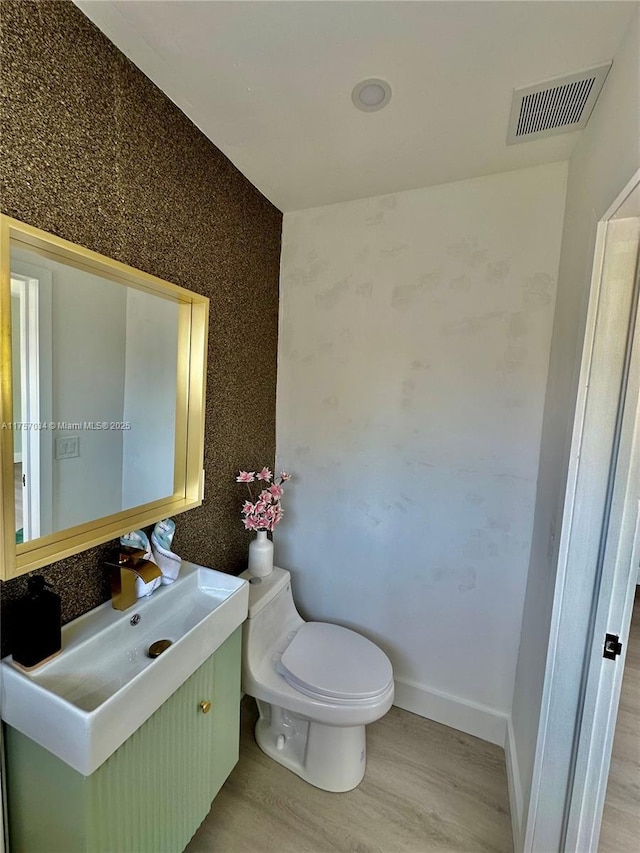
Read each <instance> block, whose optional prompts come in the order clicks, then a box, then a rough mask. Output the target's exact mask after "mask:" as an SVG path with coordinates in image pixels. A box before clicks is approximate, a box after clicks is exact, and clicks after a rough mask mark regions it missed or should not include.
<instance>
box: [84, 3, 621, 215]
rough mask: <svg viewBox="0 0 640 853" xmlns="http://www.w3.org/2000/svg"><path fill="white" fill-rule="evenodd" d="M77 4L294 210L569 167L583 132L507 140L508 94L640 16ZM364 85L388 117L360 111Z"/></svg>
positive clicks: (471, 6)
mask: <svg viewBox="0 0 640 853" xmlns="http://www.w3.org/2000/svg"><path fill="white" fill-rule="evenodd" d="M75 2H76V4H77V5H78V6H79V7H80V8H81V9H82V10H83V11H84V12H85V14H86V15H87V16H88V17H89V18H91V19H92V20H93V21H94V22H95V23H96V24H97V25H98V27H100V29H101V30H103V32H104V33H105V34H106V35H107V36H108V37H109V38H110V39H111V40H112V41H113V42H114V43H115V44H116V45H117V47H119V48H120V50H122V51H123V53H125V54H126V55H127V56H128V57H129V58H130V59H132V60H133V62H134V63H135V64H136V65H137V66H138V67H139V68H140V69H141V70H142V71H143V72H144V73H145V74H146V75H147V76H148V77H150V78H151V79H152V80H153V81H154V82H155V83H156V84H157V85H158V86H159V87H160V88H161V89H162V90H163V91H164V92H166V94H167V95H168V96H169V97H170V98H171V99H172V100H173V101H174V102H175V103H176V104H177V105H178V106H179V107H180V109H181V110H182V111H183V112H184V113H186V114H187V115H188V116H189V118H190V119H191V120H192V121H193V122H194V123H195V124H196V125H197V126H198V127H199V128H200V129H201V130H202V131H203V132H204V133H205V134H206V135H207V136H208V137H209V139H211V141H212V142H214V143H215V144H216V145H217V146H218V148H220V149H221V150H222V151H223V152H224V153H225V154H226V155H227V156H228V157H229V158H230V159H231V160H232V161H233V163H235V165H236V166H237V167H238V168H239V169H240V171H241V172H243V173H244V174H245V175H246V176H247V178H249V180H250V181H252V183H253V184H255V186H256V187H258V189H259V190H261V191H262V192H263V193H264V194H265V195H266V196H267V197H268V198H269V199H270V200H271V201H272V202H273V203H274V204H275V205H276V206H277V207H279V208H280V209H281V210H283V211H290V210H298V209H301V208H307V207H315V206H317V205H323V204H331V203H333V202H341V201H346V200H349V199H355V198H364V197H367V196H373V195H380V194H383V193H389V192H397V191H399V190H405V189H414V188H417V187H425V186H430V185H433V184H440V183H446V182H449V181H456V180H462V179H464V178H469V177H474V176H478V175H486V174H491V173H494V172H501V171H505V170H510V169H518V168H522V167H525V166H533V165H537V164H542V163H549V162H553V161H556V160H564V159H567V158H568V157H569V155H570V153H571V151H572V148H573V146H574V145H575V142H576V139H577V136H578V134H577V133H568V134H565V135H562V136H557V137H554V138H551V139H542V140H538V141H533V142H525V143H521V144H519V145H513V146H507V145H506V143H505V139H506V134H507V124H508V120H509V109H510V105H511V96H512V90H513V89H514V88H517V87H520V86H526V85H530V84H534V83H538V82H541V81H544V80H547V79H549V78H552V77H555V76H558V75H561V74H565V73H570V72H574V71H579V70H582V69H584V68H586V67H588V66H591V65H595V64H598V63H601V62H605V61H607V60H610V59H612V58H613V57H614V55H615V52H616V49H617V47H618V45H619V43H620V41H621V40H622V38H623V35H624V33H625V30H626V28H627V27H628V25H629V22H630V20H631V17H632V15H633V13H634V11H635V8H636V7H637V3H635V2H608V0H606V1H605V2H580V0H572V1H571V2H562V0H552V2H484V0H475V1H473V2H454V0H448V2H431V0H418V1H417V2H410V0H409V2H406V1H405V0H381V1H380V2H376V0H360V2H358V0H334V2H327V0H309V1H308V2H306V1H305V0H297V2H296V1H295V0H294V2H279V1H278V0H246V2H241V0H228V1H227V2H219V0H200V2H193V0H154V2H145V0H109V2H107V0H75ZM366 77H381V78H383V79H384V80H387V81H388V82H389V83H390V84H391V87H392V90H393V94H392V98H391V102H390V103H389V105H388V106H387V107H385V108H384V109H383V110H381V111H379V112H361V111H359V110H357V109H355V107H354V106H353V103H352V101H351V91H352V89H353V86H354V85H355V84H356V83H357V82H359V81H360V80H362V79H364V78H366ZM605 86H606V83H605ZM185 156H188V153H187V152H185Z"/></svg>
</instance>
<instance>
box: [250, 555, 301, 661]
mask: <svg viewBox="0 0 640 853" xmlns="http://www.w3.org/2000/svg"><path fill="white" fill-rule="evenodd" d="M240 577H241V578H242V579H243V580H247V581H249V614H248V617H247V620H246V621H245V623H244V625H243V627H242V632H243V641H244V658H245V663H246V664H247V665H248V666H249V667H250V668H251V669H253V668H254V667H257V666H259V664H260V662H261V661H262V660H263V659H264V657H265V656H266V655H269V656H271V655H272V654H273V653H274V652H276V651H282V649H280V648H279V646H280V645H282V643H283V642H284V641H285V640H286V637H287V635H288V634H289V633H290V632H291V631H297V630H298V628H299V627H300V626H301V625H302V624H304V620H303V619H302V617H301V616H300V614H299V613H298V611H297V610H296V606H295V604H294V603H293V595H292V593H291V576H290V574H289V572H287V571H286V570H285V569H280V568H278V566H274V567H273V571H272V572H271V574H270V575H267V577H265V578H254V577H253V575H251V574H249V572H243V574H241V575H240Z"/></svg>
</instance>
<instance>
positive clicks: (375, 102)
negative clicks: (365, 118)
mask: <svg viewBox="0 0 640 853" xmlns="http://www.w3.org/2000/svg"><path fill="white" fill-rule="evenodd" d="M351 98H352V100H353V103H354V104H355V105H356V107H357V108H358V109H359V110H364V112H366V113H372V112H375V110H381V109H382V108H383V107H386V106H387V104H388V103H389V101H390V100H391V86H390V85H389V84H388V83H387V82H386V80H378V79H377V78H376V77H370V78H369V79H368V80H362V81H361V82H360V83H357V84H356V85H355V86H354V87H353V92H352V93H351Z"/></svg>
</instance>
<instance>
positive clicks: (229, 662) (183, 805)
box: [5, 627, 242, 853]
mask: <svg viewBox="0 0 640 853" xmlns="http://www.w3.org/2000/svg"><path fill="white" fill-rule="evenodd" d="M241 637H242V628H241V627H239V628H237V629H236V630H235V631H234V633H233V634H232V635H231V636H230V637H229V638H228V639H227V640H226V641H225V642H224V643H223V644H222V646H220V648H219V649H218V650H217V651H216V652H215V654H213V655H212V656H211V657H210V658H209V659H208V660H207V661H206V662H205V663H204V664H202V666H201V667H200V668H199V669H197V670H196V671H195V672H194V673H193V675H192V676H191V677H190V678H189V679H187V681H185V683H184V684H183V685H182V686H181V687H180V688H179V689H178V690H177V691H176V692H175V693H174V694H173V695H172V696H171V697H170V698H169V699H168V700H167V701H166V702H165V703H164V705H162V706H161V707H160V708H159V709H158V710H157V711H156V712H155V713H154V714H153V715H152V716H151V717H150V718H149V719H148V720H147V721H146V723H144V724H143V725H142V726H141V727H140V728H139V729H138V730H137V731H136V732H134V734H133V735H132V736H131V737H130V738H129V739H128V740H127V741H125V742H124V743H123V744H122V746H120V747H119V749H117V750H116V751H115V752H114V753H113V755H112V756H111V757H110V758H108V759H107V761H105V762H104V764H102V765H101V766H100V767H99V768H98V769H97V770H96V771H95V772H94V773H92V774H91V776H83V775H82V774H80V773H78V772H77V771H75V770H73V769H72V768H71V767H70V766H69V765H67V764H65V763H64V762H63V761H61V760H60V759H59V758H57V757H56V756H54V755H53V754H52V753H50V752H49V751H48V750H45V749H43V748H42V747H41V746H39V745H38V744H36V743H35V742H34V741H32V740H30V739H29V738H27V737H25V736H24V735H22V734H20V732H18V731H16V730H15V729H13V728H11V727H9V726H5V746H6V761H7V788H8V806H9V832H10V845H11V847H10V851H11V853H144V851H149V853H179V851H181V850H183V849H184V848H185V846H186V845H187V843H188V842H189V839H190V838H191V836H192V835H193V833H194V832H195V831H196V829H197V828H198V826H199V825H200V823H201V821H202V820H203V818H204V817H205V816H206V815H207V813H208V811H209V809H210V808H211V801H212V800H213V798H214V797H215V795H216V794H217V793H218V791H219V790H220V787H221V786H222V784H223V782H224V781H225V779H226V778H227V776H228V775H229V773H230V772H231V770H232V768H233V767H234V765H235V764H236V762H237V760H238V744H239V720H240V654H241V648H240V645H241ZM208 702H210V703H211V707H210V708H209V707H208V705H207V704H206V703H208ZM43 725H46V720H43Z"/></svg>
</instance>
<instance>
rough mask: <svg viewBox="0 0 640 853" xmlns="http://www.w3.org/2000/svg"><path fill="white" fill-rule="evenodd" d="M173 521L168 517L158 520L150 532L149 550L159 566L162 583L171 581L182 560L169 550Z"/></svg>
mask: <svg viewBox="0 0 640 853" xmlns="http://www.w3.org/2000/svg"><path fill="white" fill-rule="evenodd" d="M175 532H176V525H175V522H174V521H173V520H172V519H170V518H165V520H164V521H159V522H158V523H157V524H156V526H155V527H154V528H153V530H152V532H151V550H152V551H153V559H154V562H156V563H157V564H158V565H159V566H160V571H161V572H162V583H164V584H167V583H173V582H174V581H175V580H176V578H177V577H178V574H179V573H180V566H181V564H182V560H181V559H180V557H178V555H177V554H174V553H173V551H172V550H171V542H172V540H173V534H174V533H175Z"/></svg>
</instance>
